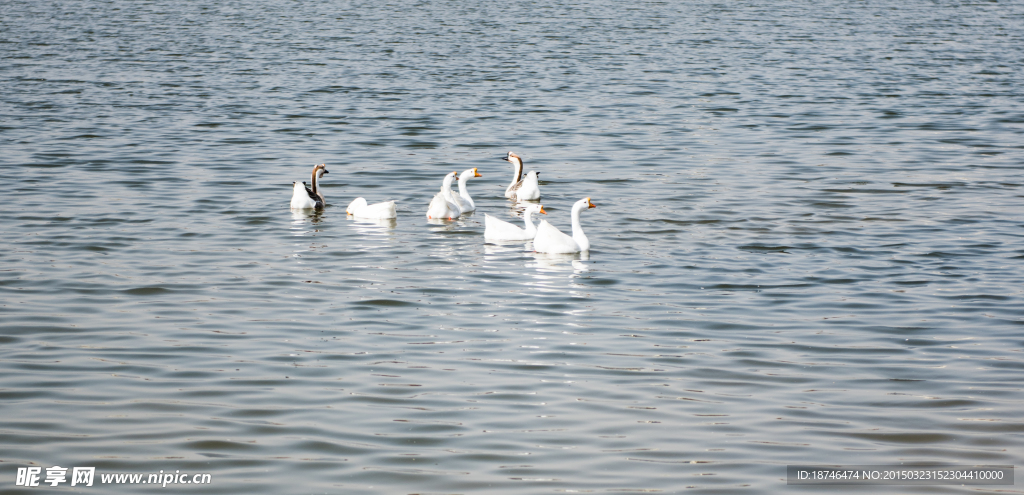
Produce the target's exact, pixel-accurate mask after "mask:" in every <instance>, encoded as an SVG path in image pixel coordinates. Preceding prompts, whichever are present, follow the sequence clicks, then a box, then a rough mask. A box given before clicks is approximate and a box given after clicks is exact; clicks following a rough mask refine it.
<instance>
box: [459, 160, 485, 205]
mask: <svg viewBox="0 0 1024 495" xmlns="http://www.w3.org/2000/svg"><path fill="white" fill-rule="evenodd" d="M474 177H483V176H482V175H480V174H479V173H478V172H477V171H476V167H473V168H471V169H469V170H466V171H465V172H462V177H459V194H453V197H454V198H455V204H456V205H458V207H459V209H460V210H462V213H469V212H471V211H476V202H475V201H473V198H471V197H469V190H468V189H466V183H467V182H469V179H472V178H474ZM453 193H454V191H453Z"/></svg>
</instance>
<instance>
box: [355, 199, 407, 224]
mask: <svg viewBox="0 0 1024 495" xmlns="http://www.w3.org/2000/svg"><path fill="white" fill-rule="evenodd" d="M345 211H346V212H347V213H348V214H349V215H352V216H353V217H357V218H371V219H375V220H387V219H390V218H397V217H398V212H397V211H396V210H395V202H394V201H384V202H382V203H375V204H372V205H368V204H366V199H365V198H356V199H355V200H353V201H352V202H351V203H349V205H348V208H347V209H346V210H345Z"/></svg>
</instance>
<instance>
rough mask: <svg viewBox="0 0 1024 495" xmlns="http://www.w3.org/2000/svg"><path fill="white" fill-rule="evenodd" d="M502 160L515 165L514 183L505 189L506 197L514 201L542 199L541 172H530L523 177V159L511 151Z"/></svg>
mask: <svg viewBox="0 0 1024 495" xmlns="http://www.w3.org/2000/svg"><path fill="white" fill-rule="evenodd" d="M502 160H505V161H507V162H509V163H511V164H512V165H513V166H515V172H513V175H512V183H511V184H509V185H508V187H507V188H506V189H505V197H506V198H509V199H511V200H512V201H537V200H538V199H540V182H538V177H539V176H540V172H530V173H528V174H526V178H525V179H524V178H523V159H522V158H520V157H519V155H517V154H515V153H513V152H511V151H509V152H508V154H507V155H505V157H504V158H502Z"/></svg>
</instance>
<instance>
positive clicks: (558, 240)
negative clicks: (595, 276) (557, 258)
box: [533, 198, 595, 254]
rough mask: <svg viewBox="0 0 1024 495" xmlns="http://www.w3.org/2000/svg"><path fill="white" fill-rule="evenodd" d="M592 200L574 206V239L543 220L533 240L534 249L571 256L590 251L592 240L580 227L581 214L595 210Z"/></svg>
mask: <svg viewBox="0 0 1024 495" xmlns="http://www.w3.org/2000/svg"><path fill="white" fill-rule="evenodd" d="M594 207H595V206H594V203H591V202H590V198H583V199H581V200H579V201H577V202H576V204H574V205H572V237H570V236H568V235H565V234H563V233H562V231H560V230H558V229H557V228H555V226H554V225H551V224H550V223H548V222H547V220H541V221H540V226H538V227H537V235H536V236H535V237H534V238H533V249H534V250H535V251H537V252H538V253H560V254H571V253H579V252H582V251H589V250H590V240H589V239H587V236H586V234H584V233H583V228H582V227H580V212H581V211H583V210H584V209H585V208H594Z"/></svg>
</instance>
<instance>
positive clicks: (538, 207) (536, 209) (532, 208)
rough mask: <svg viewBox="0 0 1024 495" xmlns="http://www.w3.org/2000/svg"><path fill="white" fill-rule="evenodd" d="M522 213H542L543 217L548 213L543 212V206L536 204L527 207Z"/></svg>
mask: <svg viewBox="0 0 1024 495" xmlns="http://www.w3.org/2000/svg"><path fill="white" fill-rule="evenodd" d="M523 213H543V214H545V215H547V214H548V212H546V211H544V205H538V204H530V205H527V206H526V208H525V209H524V210H523Z"/></svg>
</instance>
